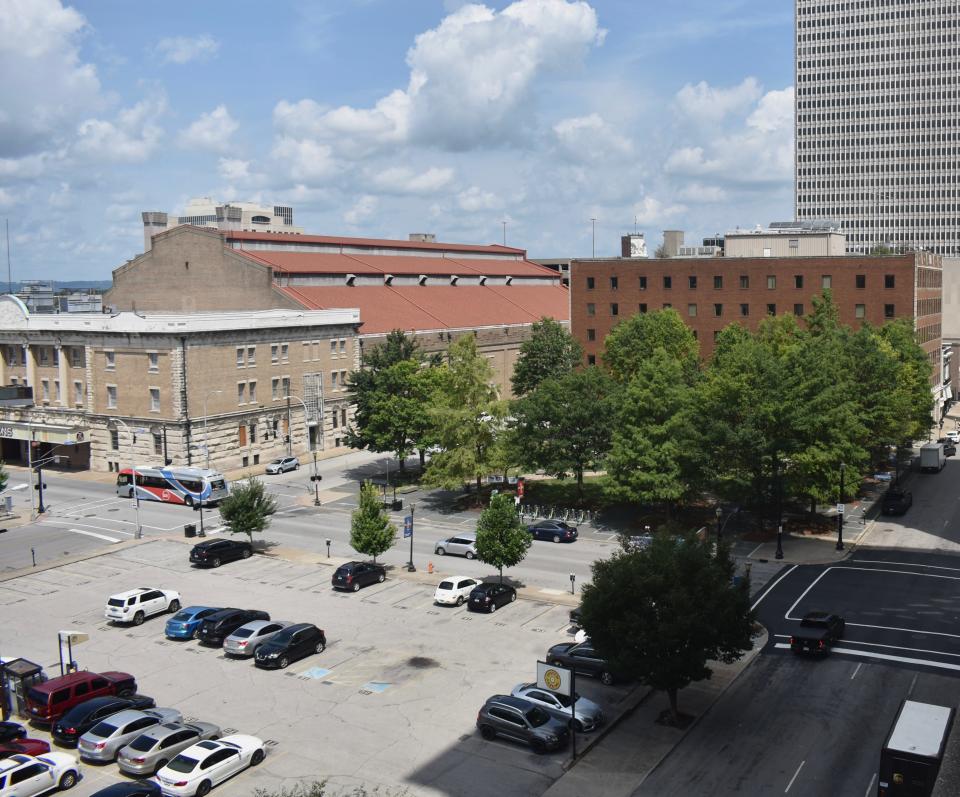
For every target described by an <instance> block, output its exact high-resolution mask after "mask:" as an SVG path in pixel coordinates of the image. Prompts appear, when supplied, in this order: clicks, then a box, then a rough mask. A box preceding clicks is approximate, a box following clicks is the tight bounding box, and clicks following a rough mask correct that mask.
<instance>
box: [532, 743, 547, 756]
mask: <svg viewBox="0 0 960 797" xmlns="http://www.w3.org/2000/svg"><path fill="white" fill-rule="evenodd" d="M530 747H531V748H532V749H533V752H535V753H536V754H537V755H541V754H543V753H545V752H546V751H547V748H546V746H545V745H544V744H543V742H541V741H540V740H539V739H534V740H533V741H532V742H530Z"/></svg>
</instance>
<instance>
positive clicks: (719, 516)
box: [717, 506, 723, 550]
mask: <svg viewBox="0 0 960 797" xmlns="http://www.w3.org/2000/svg"><path fill="white" fill-rule="evenodd" d="M722 517H723V510H722V509H721V508H720V507H719V506H718V507H717V550H720V535H721V533H722V532H723V527H722V526H721V525H720V519H721V518H722Z"/></svg>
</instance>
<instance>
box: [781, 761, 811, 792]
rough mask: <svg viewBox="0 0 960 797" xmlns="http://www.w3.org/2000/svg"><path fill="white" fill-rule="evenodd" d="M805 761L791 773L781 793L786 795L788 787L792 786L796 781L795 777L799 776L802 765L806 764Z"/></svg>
mask: <svg viewBox="0 0 960 797" xmlns="http://www.w3.org/2000/svg"><path fill="white" fill-rule="evenodd" d="M806 763H807V762H806V760H804V761H801V762H800V766H798V767H797V771H796V772H794V773H793V777H792V778H790V782H789V783H788V784H787V788H785V789H784V790H783V793H784V794H786V793H787V792H788V791H790V787H791V786H792V785H793V782H794V781H795V780H796V779H797V775H799V774H800V770H801V769H803V765H804V764H806Z"/></svg>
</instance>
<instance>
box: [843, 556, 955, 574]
mask: <svg viewBox="0 0 960 797" xmlns="http://www.w3.org/2000/svg"><path fill="white" fill-rule="evenodd" d="M850 561H852V562H857V563H860V564H873V563H876V564H878V565H902V566H903V567H923V568H926V569H929V570H953V571H955V572H958V573H960V567H943V566H941V565H921V564H916V563H913V562H890V561H887V560H885V559H851V560H850Z"/></svg>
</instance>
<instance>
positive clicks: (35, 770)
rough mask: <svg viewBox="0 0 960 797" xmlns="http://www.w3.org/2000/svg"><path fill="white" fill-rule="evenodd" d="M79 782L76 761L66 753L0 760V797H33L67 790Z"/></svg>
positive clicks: (15, 756) (22, 756)
mask: <svg viewBox="0 0 960 797" xmlns="http://www.w3.org/2000/svg"><path fill="white" fill-rule="evenodd" d="M78 780H80V767H79V766H78V765H77V759H76V758H74V757H73V756H72V755H69V754H68V753H44V754H43V755H41V756H37V757H36V758H34V757H33V756H30V755H12V756H10V757H9V758H4V759H3V760H0V797H8V796H9V797H33V795H34V794H44V793H46V792H48V791H52V790H54V789H69V788H72V787H73V786H74V785H75V784H76V782H77V781H78Z"/></svg>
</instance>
